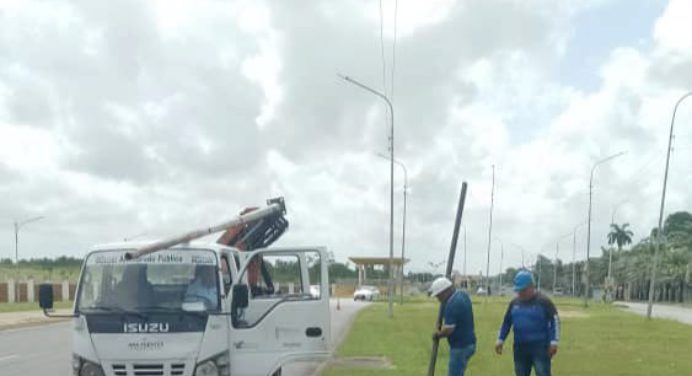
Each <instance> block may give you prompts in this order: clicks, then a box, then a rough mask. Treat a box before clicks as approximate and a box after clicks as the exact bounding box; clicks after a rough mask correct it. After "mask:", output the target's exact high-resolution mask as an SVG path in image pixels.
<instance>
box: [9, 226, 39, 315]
mask: <svg viewBox="0 0 692 376" xmlns="http://www.w3.org/2000/svg"><path fill="white" fill-rule="evenodd" d="M43 218H45V217H44V216H42V215H40V216H38V217H33V218H29V219H25V220H23V221H14V270H15V274H16V278H17V281H15V284H14V299H15V301H16V302H17V301H19V229H21V228H22V227H23V226H24V225H27V224H29V223H31V222H36V221H40V220H41V219H43Z"/></svg>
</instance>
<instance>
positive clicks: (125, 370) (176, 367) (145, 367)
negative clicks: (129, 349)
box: [111, 363, 185, 376]
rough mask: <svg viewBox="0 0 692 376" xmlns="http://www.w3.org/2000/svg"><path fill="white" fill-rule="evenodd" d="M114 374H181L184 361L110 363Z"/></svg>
mask: <svg viewBox="0 0 692 376" xmlns="http://www.w3.org/2000/svg"><path fill="white" fill-rule="evenodd" d="M111 367H112V370H113V374H114V375H115V376H182V375H183V374H184V373H185V363H172V364H162V363H134V364H131V365H129V366H128V365H125V364H113V365H111Z"/></svg>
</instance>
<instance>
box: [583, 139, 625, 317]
mask: <svg viewBox="0 0 692 376" xmlns="http://www.w3.org/2000/svg"><path fill="white" fill-rule="evenodd" d="M623 154H625V152H624V151H621V152H619V153H617V154H613V155H611V156H609V157H606V158H603V159H601V160H599V161H596V163H594V165H593V167H592V168H591V177H590V178H589V216H588V220H587V224H588V226H587V228H588V230H587V232H586V234H587V235H586V291H584V307H587V306H588V305H589V290H590V289H591V281H590V279H589V276H590V272H591V271H590V268H589V257H590V256H591V206H592V198H593V176H594V173H595V172H596V167H598V166H600V165H602V164H603V163H606V162H608V161H610V160H613V159H615V158H617V157H619V156H621V155H623Z"/></svg>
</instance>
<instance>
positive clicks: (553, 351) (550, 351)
mask: <svg viewBox="0 0 692 376" xmlns="http://www.w3.org/2000/svg"><path fill="white" fill-rule="evenodd" d="M555 354H557V345H550V347H548V355H550V358H551V359H552V358H553V357H554V356H555Z"/></svg>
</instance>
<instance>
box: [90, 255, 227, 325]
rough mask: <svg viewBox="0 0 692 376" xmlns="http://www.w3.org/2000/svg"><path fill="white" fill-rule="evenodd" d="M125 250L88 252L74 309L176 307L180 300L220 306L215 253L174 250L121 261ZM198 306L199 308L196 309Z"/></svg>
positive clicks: (214, 307) (212, 308)
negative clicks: (76, 305)
mask: <svg viewBox="0 0 692 376" xmlns="http://www.w3.org/2000/svg"><path fill="white" fill-rule="evenodd" d="M125 252H126V251H125V250H122V251H103V252H94V253H91V254H90V255H89V256H88V257H87V259H86V264H85V267H84V270H83V271H82V278H81V282H80V287H79V292H78V309H79V311H80V312H119V311H121V312H125V311H127V312H151V311H157V312H158V311H181V310H182V309H183V304H185V303H196V306H197V307H201V305H200V303H202V304H203V305H204V310H209V311H216V310H218V309H219V306H220V297H219V279H218V268H217V260H216V256H215V254H214V253H213V252H212V251H208V250H197V249H179V250H178V249H176V250H166V251H160V252H156V253H153V254H150V255H146V256H143V257H140V258H138V259H136V260H132V261H126V260H125V257H124V256H125ZM196 310H199V309H196Z"/></svg>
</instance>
